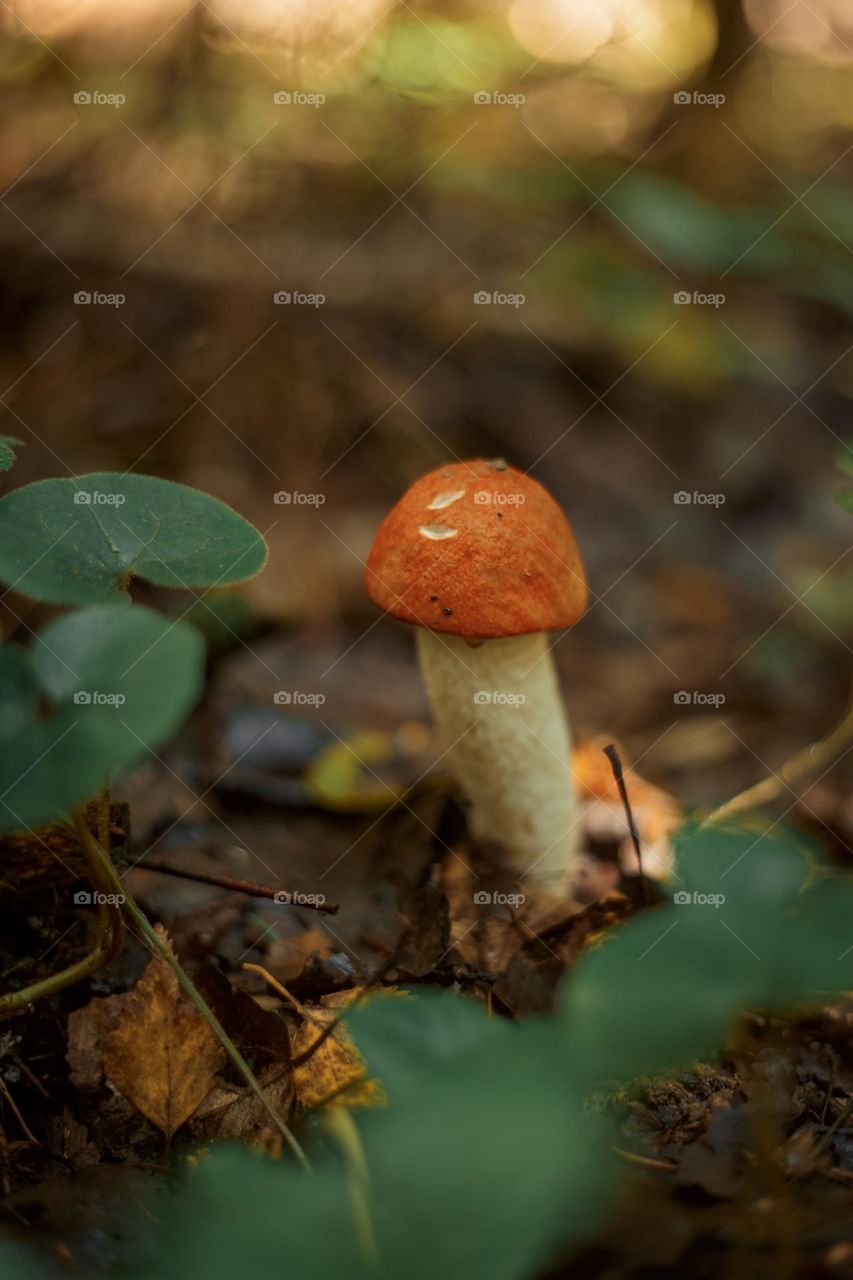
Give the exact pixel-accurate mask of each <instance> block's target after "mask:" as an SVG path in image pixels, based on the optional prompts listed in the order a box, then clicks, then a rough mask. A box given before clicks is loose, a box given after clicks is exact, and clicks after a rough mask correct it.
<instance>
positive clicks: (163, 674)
mask: <svg viewBox="0 0 853 1280" xmlns="http://www.w3.org/2000/svg"><path fill="white" fill-rule="evenodd" d="M203 662H204V643H203V640H202V638H201V636H200V635H199V634H198V632H197V631H196V630H195V628H193V627H190V626H188V625H186V624H185V623H181V622H170V621H169V620H168V619H167V618H164V617H162V616H161V615H160V614H159V613H155V612H154V611H153V610H151V609H144V608H142V607H141V606H139V605H134V606H132V607H131V608H127V607H123V606H116V605H96V606H93V607H92V608H88V609H80V610H78V611H77V612H75V613H71V614H68V615H67V616H66V617H63V618H59V619H58V620H57V621H55V622H52V623H51V624H50V625H49V626H48V627H45V629H44V630H43V631H42V632H41V633H40V635H39V636H38V637H37V638H36V641H35V643H34V646H33V648H32V649H31V650H29V651H27V650H25V649H21V648H19V647H18V646H17V645H5V646H4V647H3V648H2V649H0V831H16V830H20V829H21V828H24V827H35V826H39V825H41V824H42V823H45V822H49V821H50V820H51V819H53V818H55V817H57V816H58V815H59V814H61V813H63V812H66V811H67V810H68V809H69V808H71V807H72V806H74V805H76V804H79V803H81V802H82V801H84V800H87V799H89V798H90V797H91V796H92V795H94V794H95V792H97V791H98V790H99V789H100V788H101V787H103V786H104V785H105V784H106V783H107V782H108V781H109V779H110V777H111V775H112V774H114V773H115V772H117V771H118V770H122V769H125V768H127V767H128V766H129V765H131V764H133V763H135V762H136V761H137V760H140V759H143V758H144V757H145V756H146V754H147V753H148V751H149V749H151V750H154V749H156V748H157V747H158V746H159V745H160V744H161V743H162V742H163V741H165V739H166V738H168V737H169V735H170V734H172V733H173V732H174V731H175V729H177V728H178V726H179V725H180V724H181V722H182V721H183V719H184V717H185V716H186V714H187V712H188V711H189V710H190V709H191V707H192V706H193V704H194V703H195V701H196V699H197V698H198V695H199V692H200V689H201V681H202V671H203Z"/></svg>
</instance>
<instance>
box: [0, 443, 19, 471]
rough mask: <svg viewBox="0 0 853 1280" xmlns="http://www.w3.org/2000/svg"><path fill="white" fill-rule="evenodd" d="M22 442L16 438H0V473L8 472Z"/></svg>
mask: <svg viewBox="0 0 853 1280" xmlns="http://www.w3.org/2000/svg"><path fill="white" fill-rule="evenodd" d="M23 443H24V442H23V440H18V438H17V437H16V436H0V471H9V470H10V469H11V468H12V466H13V465H14V462H15V458H16V456H17V451H18V449H20V448H21V446H22V445H23Z"/></svg>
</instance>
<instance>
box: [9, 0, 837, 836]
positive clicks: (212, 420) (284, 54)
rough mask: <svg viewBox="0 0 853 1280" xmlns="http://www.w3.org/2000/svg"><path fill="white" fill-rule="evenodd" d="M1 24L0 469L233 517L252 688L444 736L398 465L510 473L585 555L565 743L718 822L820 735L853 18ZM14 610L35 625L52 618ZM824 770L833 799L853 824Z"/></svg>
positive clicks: (429, 17) (622, 10)
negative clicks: (417, 663)
mask: <svg viewBox="0 0 853 1280" xmlns="http://www.w3.org/2000/svg"><path fill="white" fill-rule="evenodd" d="M0 22H2V26H3V36H4V38H3V42H2V48H0V85H2V89H0V91H1V92H2V103H3V110H2V113H0V191H1V192H2V195H0V260H2V270H3V277H4V281H5V289H4V293H3V302H2V318H1V319H0V323H2V341H0V386H2V401H1V403H2V415H3V416H2V423H0V430H2V431H3V432H4V433H6V434H11V435H15V436H18V437H20V438H21V439H22V440H24V441H25V443H26V448H25V449H24V450H22V453H21V458H20V461H19V463H18V464H17V466H16V469H15V471H14V473H13V479H12V481H11V483H13V484H15V485H17V484H21V483H24V482H27V481H29V480H33V479H37V478H40V477H43V476H47V475H64V474H67V473H69V472H70V473H81V472H86V471H92V470H101V469H116V468H117V469H134V470H138V471H144V472H151V473H155V474H159V475H163V476H167V477H170V478H173V479H178V480H183V481H186V482H188V483H191V484H195V485H198V486H200V487H202V488H204V489H206V490H208V491H210V492H212V493H214V494H217V495H218V496H220V497H222V498H223V499H225V500H226V501H228V502H230V503H232V504H233V505H234V506H236V507H237V509H238V510H240V511H242V512H243V513H244V514H245V515H246V516H247V517H248V518H249V519H251V520H253V521H254V522H255V523H256V524H257V525H258V526H259V527H260V529H261V530H262V531H263V532H265V533H266V536H267V538H268V539H269V541H270V544H271V551H272V555H271V563H270V566H269V568H268V569H267V571H266V572H265V574H264V575H262V577H261V578H260V579H259V580H258V581H257V583H255V584H251V585H250V587H249V588H248V589H247V590H244V592H243V593H242V595H241V597H240V600H239V601H235V600H234V599H233V598H229V599H224V600H223V601H222V603H221V606H217V609H218V610H219V612H220V616H221V624H218V632H217V634H218V635H219V638H220V639H224V640H227V641H229V642H230V643H232V645H233V658H234V664H233V666H232V669H231V671H230V675H229V679H230V680H231V681H232V682H233V681H234V680H235V679H237V680H238V682H239V680H240V679H242V682H243V683H242V685H241V686H240V687H241V688H242V689H243V691H244V692H246V691H249V694H250V695H251V696H253V697H256V698H257V700H258V702H259V703H263V704H264V705H265V706H269V705H270V701H271V699H270V693H271V692H272V691H274V690H276V689H281V688H282V687H286V688H300V689H303V690H306V689H307V690H319V689H322V690H323V691H324V696H325V697H326V702H325V705H324V706H323V708H322V713H321V714H322V718H323V719H324V720H325V721H327V722H328V723H330V724H332V725H334V726H335V728H336V731H337V732H344V731H350V730H352V729H356V728H359V727H366V726H385V727H392V726H395V725H397V724H399V723H400V722H401V721H405V720H406V719H408V718H411V719H420V718H423V717H424V716H425V709H424V706H423V703H422V700H421V693H420V688H419V683H418V680H417V676H416V671H415V667H414V660H413V654H412V648H411V636H410V635H409V634H408V633H405V632H404V631H403V629H400V628H395V626H394V625H393V624H391V623H388V622H382V623H381V624H380V623H379V621H378V619H377V616H376V612H375V610H373V608H372V607H371V606H370V605H369V603H368V601H367V600H366V597H365V595H364V591H363V586H362V573H363V568H362V561H363V560H364V559H365V557H366V554H367V551H368V549H369V546H370V543H371V540H372V537H373V534H374V533H375V530H376V527H377V525H378V523H379V521H380V519H381V517H382V515H383V514H384V512H385V511H386V510H387V509H388V507H389V506H390V505H391V503H392V502H393V501H394V500H396V498H397V497H398V496H399V495H400V493H401V492H402V491H403V489H404V488H405V487H406V486H407V485H408V484H409V483H410V482H411V481H412V480H413V479H415V478H416V477H417V476H418V475H419V474H421V473H422V472H424V471H426V470H428V469H430V468H432V467H435V466H437V465H439V464H440V463H442V462H443V461H445V460H447V459H450V458H454V457H459V458H466V457H471V456H478V455H486V456H492V455H503V456H505V457H506V458H507V459H508V460H510V461H511V462H512V463H514V464H515V465H517V466H519V467H521V468H523V469H525V470H527V469H529V470H530V471H531V473H532V474H533V475H534V476H535V477H536V478H537V479H539V480H541V481H542V483H544V484H545V485H546V486H547V487H548V488H549V489H551V490H552V492H553V493H554V494H555V495H556V497H557V498H558V500H559V501H560V502H561V503H562V504H563V505H564V506H565V508H566V510H567V512H568V513H569V516H570V519H571V521H572V523H573V525H574V528H575V531H576V535H577V539H578V542H579V544H580V547H581V550H582V553H583V555H584V557H585V560H586V564H587V567H588V573H589V579H590V583H591V588H592V597H591V604H590V610H589V613H588V615H587V616H586V617H585V618H584V619H582V620H581V622H580V623H579V624H578V626H577V627H575V629H574V630H573V631H572V632H571V633H570V634H569V635H567V636H565V637H563V638H562V639H560V640H559V641H558V643H557V645H556V648H555V656H556V657H557V659H558V663H559V666H560V670H561V674H562V677H563V679H564V683H565V689H566V693H567V697H568V698H569V701H570V705H571V706H572V709H573V719H574V722H575V724H576V726H577V729H578V731H579V732H580V733H581V734H589V733H606V734H609V735H613V734H615V735H618V736H619V737H620V739H621V740H622V742H623V743H624V744H625V745H626V750H627V752H628V755H629V757H630V758H631V759H632V760H635V761H641V762H642V763H641V765H640V767H641V770H642V771H643V772H644V773H646V774H648V775H650V776H653V777H654V778H655V780H657V781H661V782H664V783H665V784H666V785H668V786H669V787H671V788H672V789H673V790H675V791H677V792H678V794H679V795H680V797H681V798H682V799H684V800H685V801H687V802H688V803H690V802H696V803H712V802H714V801H715V800H720V799H723V798H724V797H725V796H726V795H727V794H730V793H731V792H733V791H736V790H738V789H740V788H741V787H743V786H745V785H748V784H749V783H750V782H751V781H753V780H754V779H756V778H758V777H760V776H763V774H764V773H765V772H766V769H767V767H768V766H778V765H779V764H780V763H781V761H782V760H784V759H785V757H786V755H787V754H789V753H790V751H792V750H793V749H795V748H796V747H798V746H800V745H802V744H803V743H804V742H806V741H809V740H810V739H811V738H812V737H814V736H817V735H819V734H821V733H823V732H824V731H825V730H827V729H828V728H829V726H830V725H831V723H833V722H834V721H835V720H837V719H838V718H839V717H840V715H841V713H842V711H843V708H844V705H845V703H846V700H847V697H848V692H849V684H850V654H851V649H850V646H849V638H850V622H851V615H853V593H851V590H850V586H851V583H853V563H851V560H850V559H849V556H848V553H849V550H850V545H851V539H850V530H851V526H850V523H849V522H850V516H849V515H848V514H846V513H845V512H844V511H843V510H842V509H841V508H840V507H839V506H838V505H836V503H835V502H834V501H833V494H834V492H835V490H836V489H837V488H838V487H839V485H840V484H841V483H842V480H843V477H842V474H841V472H840V471H839V470H838V467H837V462H838V457H839V453H840V451H841V449H842V446H843V443H844V441H845V440H846V438H847V436H848V434H849V427H848V422H849V406H850V398H851V395H853V332H851V330H853V186H851V175H853V10H851V8H850V6H849V4H847V3H845V0H809V3H805V0H793V3H791V2H790V0H745V3H740V0H717V3H712V2H711V0H455V3H453V4H449V3H447V4H442V3H440V2H438V0H435V2H433V3H422V2H420V0H412V2H411V3H408V2H407V0H390V2H389V0H347V3H345V4H342V3H335V2H334V0H256V2H255V3H252V4H242V3H235V2H234V0H210V2H209V3H207V2H204V0H202V2H200V3H188V2H187V0H123V2H122V3H121V4H118V5H117V4H114V3H110V2H109V0H3V2H2V8H0ZM81 295H82V297H81ZM277 295H278V297H277ZM483 295H485V296H486V298H487V300H486V301H484V300H483ZM87 297H89V298H91V300H90V301H87V300H85V299H86V298H87ZM282 493H284V494H285V495H287V496H289V498H290V501H284V502H282V501H281V500H279V501H276V495H277V494H282ZM685 494H686V495H687V496H688V497H689V498H690V501H687V502H685V501H683V495H685ZM679 495H681V498H679ZM697 495H698V496H697ZM190 603H191V602H190ZM172 607H173V608H174V605H172ZM187 607H188V605H187V604H186V603H184V604H183V605H181V606H180V612H184V610H185V609H186V608H187ZM211 607H212V606H211V602H208V605H207V606H206V607H204V609H203V611H202V612H201V615H200V621H201V622H202V624H203V625H205V626H206V627H207V628H208V630H211V619H212V613H211ZM4 608H5V613H4V615H3V627H4V632H5V634H6V635H7V636H9V635H11V634H12V633H17V634H18V635H19V636H20V638H24V635H25V632H26V630H27V629H28V628H29V627H30V626H32V625H34V624H35V619H34V618H33V617H32V616H31V611H32V610H33V609H34V606H33V605H32V604H28V603H27V602H25V601H23V600H21V599H20V598H15V597H7V599H6V601H5V602H4ZM235 637H239V640H238V639H236V638H235ZM246 637H250V639H247V638H246ZM680 692H681V693H683V694H688V695H689V697H686V698H685V697H682V698H681V699H679V698H678V694H679V693H680ZM696 694H698V695H699V697H696V696H695V695H696ZM710 695H713V699H712V698H711V697H710ZM721 697H722V698H723V699H724V702H723V701H720V698H721ZM304 714H305V715H307V716H309V717H310V716H311V715H315V716H316V715H317V714H320V713H318V712H317V710H316V708H311V707H308V708H307V709H306V710H305V713H304ZM845 763H849V759H848V761H847V762H845ZM843 769H844V766H842V771H841V773H842V776H843ZM828 785H829V784H828V783H821V782H817V783H816V785H815V786H814V787H813V788H812V791H811V793H810V797H809V806H810V811H811V812H812V814H813V815H814V816H815V817H816V818H818V819H824V820H827V821H831V822H832V823H833V825H837V826H838V827H840V828H841V829H842V830H843V829H845V828H846V829H848V830H849V828H850V826H851V825H853V804H851V802H850V801H849V800H844V799H843V798H842V796H839V784H838V781H837V776H836V782H835V784H834V788H835V790H834V795H831V794H829V793H827V792H826V788H827V787H828ZM842 795H843V793H842Z"/></svg>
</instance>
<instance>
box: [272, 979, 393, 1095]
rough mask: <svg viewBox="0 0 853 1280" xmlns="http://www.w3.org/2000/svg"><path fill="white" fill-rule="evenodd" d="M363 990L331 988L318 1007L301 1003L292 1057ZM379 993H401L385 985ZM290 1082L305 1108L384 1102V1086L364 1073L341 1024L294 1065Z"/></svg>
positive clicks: (349, 1038) (297, 1054)
mask: <svg viewBox="0 0 853 1280" xmlns="http://www.w3.org/2000/svg"><path fill="white" fill-rule="evenodd" d="M363 991H364V988H363V987H352V988H351V989H350V990H349V991H334V992H332V994H331V995H328V996H323V997H322V999H321V1001H320V1005H319V1007H316V1006H315V1007H314V1008H308V1007H307V1006H306V1007H304V1014H305V1016H304V1018H303V1020H302V1023H301V1025H300V1027H299V1030H298V1031H297V1032H296V1035H295V1037H294V1040H293V1046H292V1052H293V1057H294V1059H298V1058H299V1057H300V1055H301V1054H303V1053H305V1052H306V1051H307V1050H308V1049H310V1048H311V1046H312V1045H313V1044H314V1043H315V1041H317V1040H318V1039H319V1037H320V1036H321V1035H322V1033H323V1031H324V1029H325V1028H326V1027H328V1026H329V1024H330V1023H332V1022H334V1021H335V1019H336V1018H338V1017H339V1016H340V1013H341V1010H342V1009H345V1008H346V1007H347V1006H348V1005H351V1004H353V1003H354V1002H355V1001H356V1000H358V998H359V996H361V994H362V993H363ZM376 994H379V993H376ZM381 994H382V995H402V994H403V993H402V992H394V991H393V990H392V989H390V988H385V989H384V990H383V991H382V993H381ZM374 998H375V996H374ZM293 1083H294V1086H295V1088H296V1096H297V1098H298V1100H299V1103H300V1105H301V1106H302V1107H304V1108H305V1110H306V1111H307V1110H313V1109H314V1108H315V1107H320V1106H323V1105H324V1104H325V1103H326V1102H330V1101H333V1102H335V1103H336V1104H340V1105H342V1106H345V1107H381V1106H383V1105H384V1103H385V1090H384V1089H383V1088H382V1085H381V1084H380V1083H379V1081H378V1080H373V1079H371V1078H370V1077H369V1076H368V1074H367V1066H366V1063H365V1061H364V1058H362V1056H361V1054H360V1053H359V1051H358V1049H357V1048H356V1047H355V1045H354V1044H353V1041H352V1039H351V1037H350V1035H349V1032H348V1031H347V1030H346V1028H345V1027H344V1026H343V1025H341V1026H340V1027H338V1028H337V1030H336V1031H333V1032H332V1034H331V1035H330V1036H327V1037H326V1039H325V1040H324V1041H323V1043H322V1044H321V1045H320V1047H319V1048H318V1049H317V1050H316V1051H315V1052H314V1053H312V1054H311V1057H310V1058H308V1059H307V1060H306V1061H305V1062H303V1063H300V1064H299V1065H298V1066H297V1067H296V1068H295V1069H294V1072H293Z"/></svg>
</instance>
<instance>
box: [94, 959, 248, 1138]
mask: <svg viewBox="0 0 853 1280" xmlns="http://www.w3.org/2000/svg"><path fill="white" fill-rule="evenodd" d="M161 936H163V937H165V936H166V935H165V933H161ZM224 1060H225V1055H224V1052H223V1050H222V1047H221V1045H220V1043H219V1041H218V1040H217V1038H216V1036H215V1035H214V1033H213V1031H212V1030H211V1028H210V1027H209V1026H208V1024H207V1023H206V1022H205V1020H204V1018H202V1016H201V1014H200V1013H199V1011H198V1009H197V1008H196V1007H195V1005H194V1004H193V1003H192V1001H191V1000H190V999H189V998H188V997H187V996H186V995H184V993H183V991H182V990H181V987H180V986H179V984H178V980H177V978H176V977H175V975H174V973H173V972H172V970H171V969H170V968H169V966H168V965H167V964H166V962H165V960H163V959H162V958H161V957H160V956H158V955H155V956H152V958H151V960H150V961H149V963H148V965H147V967H146V969H145V972H144V973H143V975H142V977H141V978H140V979H139V981H138V982H137V984H136V986H135V987H134V988H133V989H132V991H130V992H129V993H128V994H127V996H126V997H125V1003H124V1006H123V1009H122V1011H121V1017H120V1020H119V1022H118V1025H117V1026H116V1027H115V1029H114V1030H113V1031H112V1032H111V1033H110V1034H109V1036H108V1037H107V1039H106V1042H105V1044H104V1054H103V1069H104V1073H105V1075H106V1076H107V1077H108V1079H109V1080H111V1081H112V1083H113V1085H114V1086H115V1087H116V1089H118V1090H119V1092H120V1093H123V1094H124V1096H125V1097H126V1098H127V1099H128V1101H130V1102H132V1103H133V1105H134V1106H135V1107H136V1108H137V1110H139V1111H141V1112H142V1114H143V1115H144V1116H146V1117H147V1118H148V1119H149V1120H150V1121H151V1122H152V1124H155V1125H156V1126H157V1128H158V1129H160V1130H161V1131H162V1132H163V1133H164V1134H165V1135H166V1138H167V1140H169V1139H171V1137H172V1135H173V1134H174V1133H175V1131H176V1130H177V1129H179V1128H180V1127H181V1125H182V1124H184V1122H185V1121H187V1120H188V1119H189V1118H190V1116H192V1115H193V1114H194V1112H195V1111H196V1110H197V1109H198V1107H200V1106H201V1104H202V1102H204V1100H205V1098H206V1097H207V1095H208V1094H209V1093H210V1091H211V1089H212V1088H213V1086H214V1085H215V1084H216V1083H217V1079H216V1073H217V1071H218V1070H219V1068H220V1067H221V1066H222V1064H223V1062H224Z"/></svg>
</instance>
